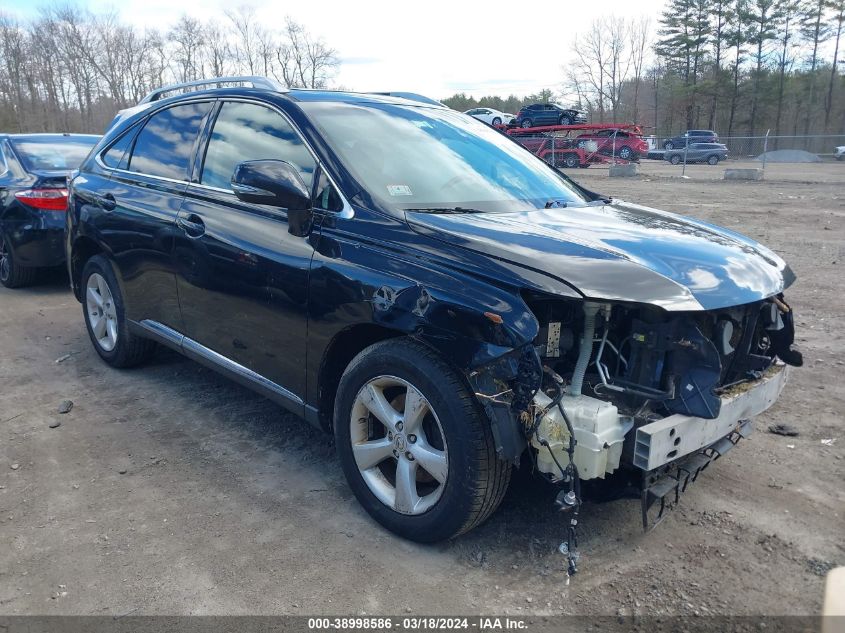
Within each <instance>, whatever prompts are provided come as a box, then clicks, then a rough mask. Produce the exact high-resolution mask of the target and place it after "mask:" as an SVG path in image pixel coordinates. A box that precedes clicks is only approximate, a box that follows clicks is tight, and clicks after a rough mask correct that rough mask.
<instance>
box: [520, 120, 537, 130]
mask: <svg viewBox="0 0 845 633" xmlns="http://www.w3.org/2000/svg"><path fill="white" fill-rule="evenodd" d="M533 125H534V124H533V123H532V122H531V119H523V120H522V123H520V127H522V128H523V129H526V128H529V127H532V126H533Z"/></svg>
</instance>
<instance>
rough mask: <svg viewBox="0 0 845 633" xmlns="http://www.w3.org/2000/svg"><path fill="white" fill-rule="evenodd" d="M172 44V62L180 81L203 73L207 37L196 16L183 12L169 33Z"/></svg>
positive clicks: (198, 76)
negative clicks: (203, 57) (203, 56)
mask: <svg viewBox="0 0 845 633" xmlns="http://www.w3.org/2000/svg"><path fill="white" fill-rule="evenodd" d="M167 39H168V41H169V42H170V43H171V44H172V50H173V53H172V57H171V62H172V63H173V65H174V69H173V70H174V72H173V74H174V75H175V76H176V79H177V80H178V81H194V80H196V79H199V78H200V76H201V75H202V74H203V68H202V55H203V48H204V45H205V44H204V43H205V39H206V33H205V28H204V27H203V25H202V24H201V23H200V21H199V20H197V19H196V18H192V17H189V16H188V15H186V14H182V17H181V18H179V21H178V22H177V23H176V24H175V25H174V26H173V28H171V29H170V31H169V32H168V33H167Z"/></svg>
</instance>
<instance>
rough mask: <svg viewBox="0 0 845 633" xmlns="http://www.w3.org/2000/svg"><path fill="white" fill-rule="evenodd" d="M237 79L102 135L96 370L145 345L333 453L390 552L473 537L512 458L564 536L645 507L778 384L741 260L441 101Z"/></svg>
mask: <svg viewBox="0 0 845 633" xmlns="http://www.w3.org/2000/svg"><path fill="white" fill-rule="evenodd" d="M220 81H221V80H212V81H211V83H217V82H220ZM234 81H235V80H232V79H229V80H227V83H234ZM243 82H244V83H250V84H251V86H252V87H228V88H218V89H208V90H198V91H196V90H195V91H191V92H185V93H179V90H177V89H176V88H173V87H171V88H168V89H166V90H167V91H169V92H175V93H177V94H175V95H174V96H171V97H169V98H160V97H162V96H163V95H164V94H166V92H164V91H162V92H157V93H155V94H153V95H152V96H151V97H149V98H148V99H146V100H145V102H143V103H142V104H140V105H139V106H137V107H134V108H132V109H130V110H128V111H125V112H123V113H121V114H120V115H119V116H118V118H117V119H116V120H115V122H114V124H113V125H112V127H111V129H110V130H109V131H108V133H107V134H106V135H105V137H104V139H103V140H102V142H101V143H100V144H99V145H98V146H97V148H96V149H95V151H94V152H93V153H92V155H91V156H90V157H89V159H88V160H86V161H85V163H84V164H83V165H82V168H81V170H80V172H79V174H78V175H77V176H76V177H75V178H73V180H72V182H71V189H70V212H69V214H68V226H67V250H68V262H69V270H70V276H71V279H72V286H73V291H74V293H75V294H76V297H77V298H78V299H79V300H80V301H81V302H82V307H83V315H84V319H85V325H86V327H87V329H88V333H89V334H90V337H91V340H92V343H93V346H94V349H95V350H96V352H97V353H98V354H99V355H100V356H101V357H102V358H103V360H104V361H105V362H107V363H109V364H110V365H113V366H115V367H128V366H131V365H137V364H138V363H141V362H142V361H144V360H145V359H147V358H149V356H150V355H151V354H152V353H153V351H154V349H155V346H156V344H161V345H165V346H168V347H171V348H173V349H175V350H178V351H180V352H182V353H183V354H185V355H187V356H188V357H190V358H192V359H194V360H196V361H198V362H200V363H203V364H206V365H208V366H210V367H213V368H215V369H217V370H219V371H221V372H223V373H224V374H226V375H228V376H230V377H231V378H233V379H234V380H237V381H239V382H241V383H243V384H245V385H248V386H249V387H251V388H253V389H255V390H256V391H258V392H259V393H261V394H264V395H265V396H267V397H269V398H272V399H273V400H275V401H276V402H278V403H280V404H281V405H283V406H284V407H286V408H288V409H289V410H291V411H293V412H295V413H297V414H299V415H301V416H302V417H304V418H305V419H306V420H307V421H309V422H310V423H312V424H313V425H315V426H316V427H318V428H319V429H322V430H324V431H331V432H333V433H334V437H335V440H336V446H337V451H338V454H339V458H340V461H341V463H342V466H343V470H344V472H345V474H346V477H347V479H348V481H349V484H350V486H351V488H352V490H353V491H354V492H355V495H356V496H357V497H358V499H359V500H360V502H361V503H362V504H363V506H364V507H365V508H366V509H367V511H368V512H370V513H371V514H372V516H373V517H375V518H376V519H377V520H378V521H379V522H381V523H382V524H383V525H385V526H387V527H388V528H390V529H391V530H394V531H395V532H397V533H399V534H401V535H403V536H405V537H408V538H411V539H416V540H420V541H435V540H439V539H444V538H448V537H451V536H454V535H456V534H460V533H461V532H465V531H466V530H469V529H471V528H473V527H474V526H476V525H478V524H479V523H480V522H482V521H483V520H485V519H486V518H487V517H488V516H490V514H491V513H492V512H493V511H494V510H495V509H496V507H497V506H498V504H499V502H500V501H501V500H502V497H503V496H504V494H505V490H506V488H507V486H508V481H509V478H510V475H511V469H512V466H513V465H514V464H516V463H519V461H520V460H521V459H525V460H530V461H531V462H533V463H534V464H535V466H536V470H537V472H538V473H539V474H540V475H541V476H542V477H543V478H545V479H547V480H548V481H550V482H553V483H556V484H558V485H560V486H564V487H565V490H563V491H562V493H564V494H562V496H561V504H563V507H565V508H566V509H569V510H570V511H572V512H574V513H575V515H577V512H578V505H579V504H580V496H579V490H580V489H579V487H578V486H577V482H578V481H579V480H580V479H595V478H603V477H605V475H607V474H610V473H613V472H614V471H619V472H622V473H629V474H635V475H637V481H638V482H646V483H644V484H643V485H644V486H646V487H649V490H650V491H651V492H649V494H648V495H644V496H643V499H644V500H645V501H644V504H645V505H646V506H649V505H650V504H651V502H653V501H654V500H655V499H660V498H661V497H662V494H666V492H665V491H664V489H666V490H669V488H666V485H665V481H663V480H662V479H661V478H662V477H663V476H664V475H667V476H674V475H673V473H675V472H676V471H677V469H678V468H687V469H692V472H694V473H696V474H697V472H698V470H700V469H701V468H703V467H704V466H705V465H706V463H707V462H708V461H709V459H710V458H711V457H712V456H713V455H715V454H716V451H715V449H713V447H717V448H718V451H721V452H723V451H725V450H727V444H730V445H731V446H732V445H733V443H734V442H735V441H736V439H738V437H739V436H740V435H744V434H746V433H747V431H748V430H749V429H750V425H748V424H747V423H746V422H743V420H745V419H746V418H748V417H750V416H753V415H755V414H756V413H759V412H761V411H763V410H764V409H766V408H767V407H768V406H770V405H771V403H772V402H773V401H774V400H775V398H776V396H777V394H778V393H779V391H780V389H781V387H782V386H783V384H784V381H785V378H786V374H787V372H786V371H785V368H784V366H783V364H782V363H781V362H779V361H777V360H776V358H775V357H776V356H781V357H782V358H785V359H787V360H789V361H791V362H793V363H796V364H797V363H798V362H799V360H800V358H798V357H797V354H796V352H793V351H792V350H790V343H791V342H792V336H793V328H792V313H791V311H790V309H789V307H788V306H787V304H786V302H785V301H784V299H783V296H782V294H781V293H782V292H783V290H784V289H785V288H786V287H787V286H789V285H790V284H791V283H792V281H793V279H794V275H793V274H792V271H791V270H790V268H789V267H788V266H787V265H786V264H785V263H784V262H783V260H781V259H780V258H779V257H778V256H777V255H775V254H774V253H773V252H771V251H770V250H768V249H766V248H765V247H763V246H761V245H759V244H757V243H756V242H754V241H752V240H750V239H748V238H745V237H742V236H740V235H738V234H736V233H733V232H731V231H724V230H722V229H719V228H716V227H714V226H711V225H708V224H705V223H703V222H698V221H695V220H689V219H686V218H683V217H681V216H677V215H673V214H671V213H664V212H661V211H656V210H653V209H648V208H645V207H641V206H638V205H634V204H628V203H625V202H621V201H618V202H614V201H611V200H610V199H608V198H606V197H603V196H600V195H598V194H595V193H592V192H590V191H588V190H586V189H584V188H582V187H580V186H579V185H577V184H576V183H574V182H573V181H571V180H570V179H568V178H567V177H566V176H563V175H561V174H560V173H558V172H557V171H556V170H555V169H553V168H551V167H550V166H549V165H547V164H546V163H544V162H543V161H542V160H540V159H539V158H537V157H535V156H533V155H532V154H531V153H530V152H528V151H527V150H525V149H523V148H521V147H520V146H518V145H517V144H516V143H514V142H513V141H512V140H510V139H509V138H508V137H507V136H505V135H503V134H501V133H500V132H498V131H497V130H495V129H492V128H491V127H490V126H488V125H485V124H484V123H481V122H479V121H476V120H475V119H473V118H472V117H467V116H464V115H462V114H460V113H458V112H454V111H452V110H449V109H447V108H444V107H439V106H432V105H426V104H423V103H420V102H416V101H409V100H404V99H401V98H395V97H389V96H379V95H371V94H355V93H348V92H329V91H312V90H296V89H292V90H284V89H282V88H279V87H277V86H275V85H274V84H272V83H271V82H269V81H268V80H263V79H258V78H252V79H249V80H243ZM188 88H194V89H196V88H202V86H201V85H200V86H197V85H191V86H187V87H186V88H185V89H186V90H187V89H188ZM737 384H742V385H743V388H742V389H736V388H733V390H731V391H725V389H726V387H727V386H728V385H737ZM576 438H577V443H576V441H575V439H576ZM726 442H727V444H726ZM623 448H624V449H625V450H623ZM711 449H713V450H711ZM707 451H710V452H707ZM721 452H720V453H718V454H721ZM708 456H709V457H708ZM672 469H675V470H672ZM643 475H645V476H643ZM652 485H653V486H655V487H654V488H650V486H652ZM657 486H660V487H659V488H658V487H657ZM670 488H671V487H670ZM661 491H664V492H662V493H661ZM575 515H570V516H575ZM573 525H574V524H573ZM572 545H573V547H574V543H573V544H572ZM573 560H574V559H573Z"/></svg>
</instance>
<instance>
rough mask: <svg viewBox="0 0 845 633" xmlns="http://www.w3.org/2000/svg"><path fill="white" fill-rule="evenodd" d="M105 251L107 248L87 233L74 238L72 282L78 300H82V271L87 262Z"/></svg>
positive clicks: (71, 258)
mask: <svg viewBox="0 0 845 633" xmlns="http://www.w3.org/2000/svg"><path fill="white" fill-rule="evenodd" d="M103 253H105V250H104V249H103V248H102V247H101V246H100V245H99V244H98V243H97V242H96V241H95V240H93V239H91V238H90V237H87V236H85V235H82V236H79V237H77V238H76V240H74V242H73V247H72V249H71V254H70V262H69V269H70V284H71V288H72V289H73V294H74V296H75V297H76V299H77V300H78V301H82V288H81V286H82V271H83V270H84V269H85V264H86V263H87V262H88V260H89V259H91V258H92V257H94V256H95V255H100V254H103Z"/></svg>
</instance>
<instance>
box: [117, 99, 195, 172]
mask: <svg viewBox="0 0 845 633" xmlns="http://www.w3.org/2000/svg"><path fill="white" fill-rule="evenodd" d="M210 109H211V103H209V102H206V103H186V104H184V105H177V106H173V107H172V108H167V109H166V110H162V111H160V112H156V113H155V114H154V115H153V116H152V117H150V119H149V121H147V124H146V125H145V126H144V129H143V130H141V132H140V133H139V134H138V140H136V141H135V149H134V151H133V152H132V158H131V159H130V161H129V169H130V171H136V172H138V173H141V174H148V175H150V176H161V177H163V178H172V179H173V180H188V167H189V164H190V161H191V153H192V151H193V149H194V141H195V140H196V138H197V133H198V132H199V128H200V124H201V123H202V119H203V117H204V116H205V115H206V114H208V112H209V110H210Z"/></svg>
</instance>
